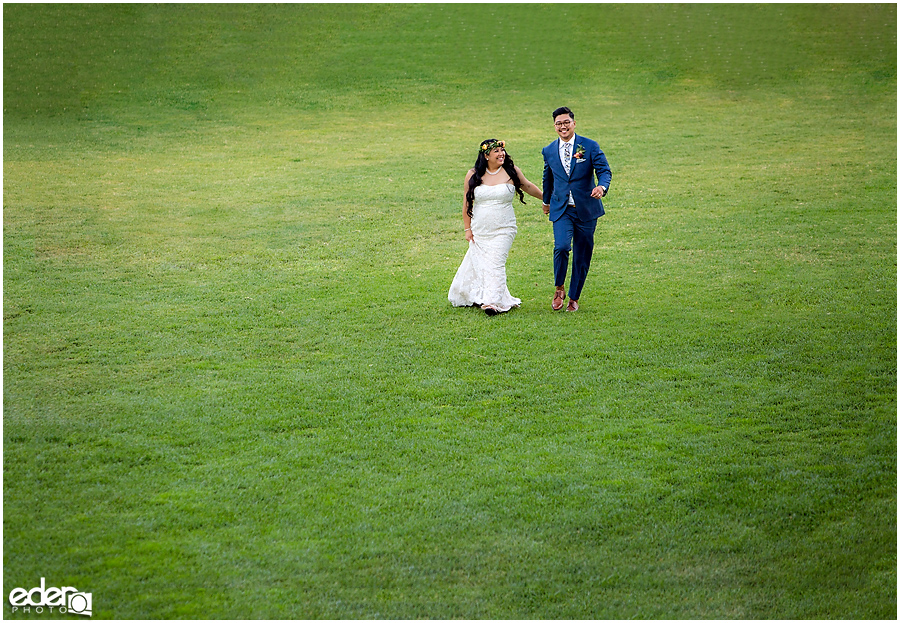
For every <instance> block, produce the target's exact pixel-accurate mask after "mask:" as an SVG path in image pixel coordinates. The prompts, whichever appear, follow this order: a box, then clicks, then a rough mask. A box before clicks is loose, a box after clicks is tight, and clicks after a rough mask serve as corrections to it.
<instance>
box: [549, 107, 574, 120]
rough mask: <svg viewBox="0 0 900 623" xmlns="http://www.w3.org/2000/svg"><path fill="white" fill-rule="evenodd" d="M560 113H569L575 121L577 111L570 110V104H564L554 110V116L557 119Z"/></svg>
mask: <svg viewBox="0 0 900 623" xmlns="http://www.w3.org/2000/svg"><path fill="white" fill-rule="evenodd" d="M560 115H569V116H570V117H571V118H572V121H575V113H573V112H572V111H571V110H569V107H568V106H562V107H560V108H557V109H556V110H554V111H553V118H554V119H556V118H557V117H559V116H560Z"/></svg>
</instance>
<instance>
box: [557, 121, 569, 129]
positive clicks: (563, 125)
mask: <svg viewBox="0 0 900 623" xmlns="http://www.w3.org/2000/svg"><path fill="white" fill-rule="evenodd" d="M553 125H555V126H556V127H557V128H564V127H566V126H567V125H572V122H571V121H557V122H556V123H554V124H553Z"/></svg>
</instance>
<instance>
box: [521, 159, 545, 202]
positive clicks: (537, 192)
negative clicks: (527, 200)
mask: <svg viewBox="0 0 900 623" xmlns="http://www.w3.org/2000/svg"><path fill="white" fill-rule="evenodd" d="M516 173H517V174H518V176H519V181H520V182H521V183H522V190H524V191H525V192H526V193H528V194H529V195H531V196H532V197H534V198H535V199H540V200H541V201H543V200H544V193H543V192H541V189H540V188H538V187H537V186H535V185H534V184H532V183H531V182H529V181H528V180H527V179H526V178H525V175H523V174H522V169H520V168H519V167H516Z"/></svg>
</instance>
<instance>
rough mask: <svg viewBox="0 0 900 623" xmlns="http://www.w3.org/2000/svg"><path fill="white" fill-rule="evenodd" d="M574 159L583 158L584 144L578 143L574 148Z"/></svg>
mask: <svg viewBox="0 0 900 623" xmlns="http://www.w3.org/2000/svg"><path fill="white" fill-rule="evenodd" d="M575 159H576V160H584V145H581V144H579V145H578V147H577V148H576V149H575Z"/></svg>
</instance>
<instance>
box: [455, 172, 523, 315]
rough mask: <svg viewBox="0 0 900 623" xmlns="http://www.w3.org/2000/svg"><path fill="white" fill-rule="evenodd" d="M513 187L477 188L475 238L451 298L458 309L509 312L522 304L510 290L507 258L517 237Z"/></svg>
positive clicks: (473, 226)
mask: <svg viewBox="0 0 900 623" xmlns="http://www.w3.org/2000/svg"><path fill="white" fill-rule="evenodd" d="M515 194H516V188H515V186H513V185H512V184H498V185H496V186H485V185H484V184H482V185H481V186H478V187H476V188H475V203H474V204H473V206H472V235H473V236H474V238H475V240H474V241H473V242H470V243H469V250H468V251H467V252H466V256H465V257H464V258H463V261H462V264H461V265H460V267H459V270H457V271H456V276H455V277H454V278H453V283H451V284H450V292H449V294H448V295H447V298H448V299H449V300H450V302H451V303H452V304H453V305H454V306H455V307H468V306H471V305H479V306H480V305H486V306H488V307H490V308H492V309H493V310H494V311H498V312H505V311H509V310H510V309H512V308H513V307H517V306H518V305H519V304H520V303H521V302H522V301H521V300H520V299H517V298H516V297H514V296H512V295H511V294H510V293H509V289H508V288H507V287H506V258H507V256H509V249H510V247H511V246H512V243H513V240H514V239H515V237H516V231H517V229H516V213H515V211H514V210H513V204H512V202H513V197H514V196H515Z"/></svg>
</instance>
